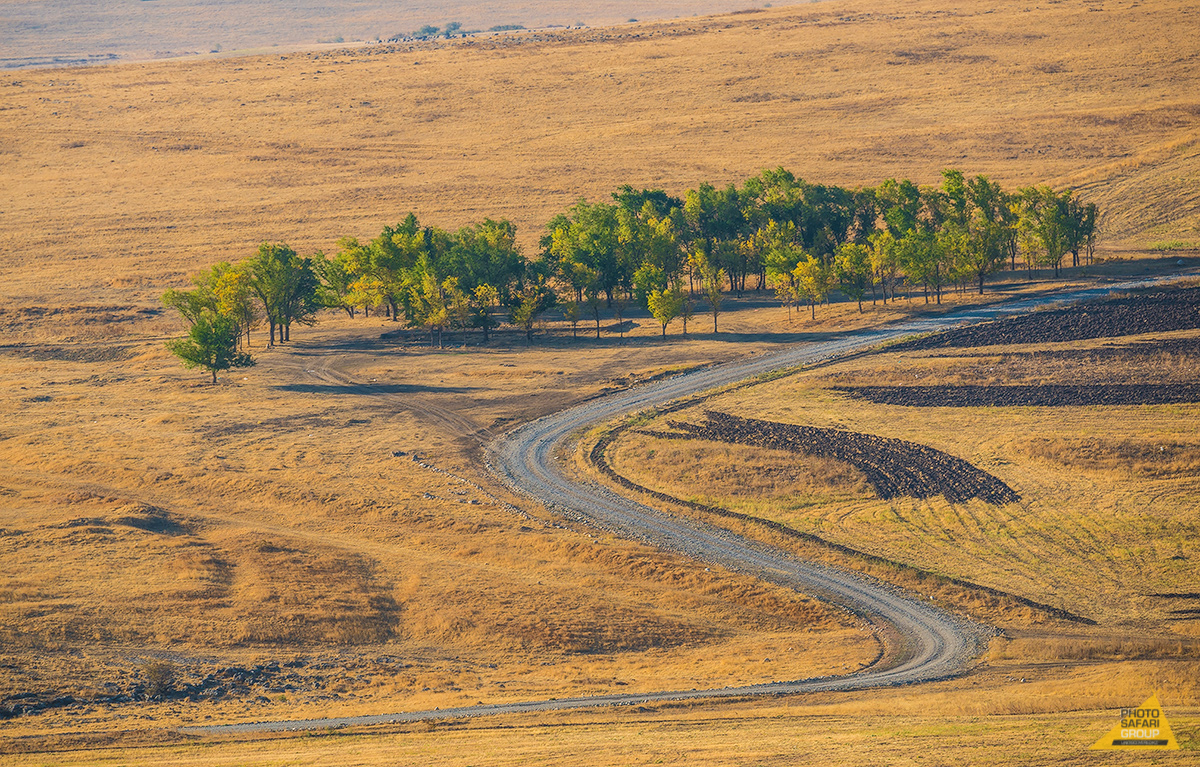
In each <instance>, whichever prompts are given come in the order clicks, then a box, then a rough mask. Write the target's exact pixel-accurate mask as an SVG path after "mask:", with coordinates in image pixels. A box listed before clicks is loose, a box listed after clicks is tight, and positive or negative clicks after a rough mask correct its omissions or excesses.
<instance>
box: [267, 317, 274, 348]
mask: <svg viewBox="0 0 1200 767" xmlns="http://www.w3.org/2000/svg"><path fill="white" fill-rule="evenodd" d="M267 324H268V325H269V326H270V328H269V329H270V331H271V340H270V341H269V342H268V343H267V347H268V348H269V347H272V346H274V345H275V320H273V319H270V318H269V317H268V318H267Z"/></svg>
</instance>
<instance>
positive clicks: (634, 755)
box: [6, 664, 1200, 767]
mask: <svg viewBox="0 0 1200 767" xmlns="http://www.w3.org/2000/svg"><path fill="white" fill-rule="evenodd" d="M1130 665H1136V664H1130ZM1122 668H1123V670H1126V671H1127V670H1128V666H1125V667H1122ZM1097 671H1101V670H1099V669H1097ZM1017 673H1023V672H1021V671H1018V672H1017ZM1144 674H1150V675H1152V674H1153V671H1152V670H1151V669H1139V670H1138V671H1137V672H1135V673H1134V674H1132V675H1130V676H1132V677H1133V678H1132V679H1119V681H1121V682H1125V683H1128V682H1131V681H1132V682H1135V683H1140V682H1141V681H1143V680H1142V679H1141V678H1139V677H1141V676H1142V675H1144ZM1108 680H1110V681H1118V680H1117V679H1114V678H1113V677H1112V676H1111V675H1110V676H1109V677H1108ZM1013 681H1015V680H1013ZM1084 685H1085V686H1086V682H1085V683H1084ZM1008 687H1009V688H1010V689H1019V690H1021V691H1022V692H1021V693H1011V692H1008V693H1000V694H999V695H998V694H997V690H996V689H995V688H994V687H991V686H990V685H989V686H988V687H986V688H985V687H976V688H973V689H972V690H971V691H968V692H964V691H962V690H949V689H946V687H945V686H944V685H941V684H935V685H929V686H926V687H924V688H922V689H921V690H920V691H873V692H870V693H862V694H849V695H845V696H842V697H841V698H840V699H839V700H838V701H836V702H832V701H826V700H822V699H820V698H817V697H800V698H790V699H786V700H782V701H777V700H771V701H753V702H732V703H730V702H720V703H707V704H691V705H677V706H671V705H665V706H653V707H644V706H643V707H636V708H630V709H611V710H606V709H601V710H597V711H580V712H568V713H548V714H544V715H541V716H539V717H538V718H537V719H536V720H534V719H532V718H528V717H524V718H521V717H496V718H492V719H482V720H467V721H439V722H436V723H427V724H420V725H406V726H391V727H381V728H363V729H344V730H330V731H321V732H315V733H310V734H306V735H304V736H299V737H296V736H291V737H280V736H276V737H268V738H262V737H247V738H240V739H233V740H215V739H207V740H206V739H192V740H191V741H190V742H188V741H183V742H178V741H177V742H174V743H169V744H163V743H162V742H161V740H162V739H163V738H164V737H170V734H169V733H163V732H153V731H149V732H144V733H132V732H131V733H127V734H124V736H115V737H114V736H109V737H108V738H107V739H100V738H96V739H90V738H87V737H75V738H73V739H71V740H69V741H67V743H66V744H64V745H65V746H66V747H64V748H62V749H61V750H55V751H53V752H41V753H21V752H15V753H10V754H6V760H7V763H9V764H12V765H43V764H56V765H84V764H86V765H108V764H140V765H160V764H162V765H167V764H171V765H174V764H188V765H197V766H198V767H202V766H207V765H225V764H239V765H277V764H294V765H374V764H451V765H472V764H494V765H525V764H555V765H560V764H561V765H590V764H596V763H597V762H601V763H612V764H630V765H641V764H646V765H651V764H683V763H697V764H705V765H726V764H728V765H743V764H762V765H794V764H812V765H825V764H831V763H834V764H840V763H847V764H850V763H869V764H880V765H910V764H914V763H924V764H935V765H950V764H962V763H964V762H969V763H971V764H984V765H1007V764H1013V763H1019V764H1023V765H1055V764H1068V765H1073V764H1091V763H1094V761H1095V760H1096V759H1097V757H1099V756H1100V755H1098V754H1096V753H1089V752H1088V751H1087V748H1088V746H1090V745H1091V744H1092V743H1093V742H1095V741H1096V740H1098V739H1099V738H1100V737H1102V736H1103V735H1104V734H1105V733H1106V732H1107V731H1108V730H1110V729H1111V728H1112V727H1113V726H1114V725H1115V724H1116V723H1117V721H1118V718H1119V716H1118V715H1119V712H1118V711H1117V710H1115V709H1104V708H1097V709H1088V710H1066V711H1064V710H1063V709H1062V707H1061V705H1060V700H1061V698H1062V697H1069V696H1073V695H1075V694H1076V692H1077V691H1078V689H1079V687H1080V682H1079V680H1071V681H1070V682H1069V683H1065V684H1064V683H1063V682H1062V681H1061V680H1039V679H1026V681H1025V682H1024V683H1017V684H1009V685H1008ZM1139 703H1140V701H1139ZM1135 705H1136V704H1135ZM1162 705H1163V706H1164V711H1165V715H1166V717H1167V719H1168V721H1169V722H1170V724H1171V727H1172V729H1173V732H1174V734H1175V736H1176V738H1177V739H1178V740H1179V741H1180V742H1181V743H1183V744H1190V743H1194V742H1195V739H1196V733H1197V728H1198V727H1200V724H1198V723H1200V709H1197V708H1195V707H1186V706H1180V705H1178V704H1176V705H1174V706H1173V705H1172V703H1171V702H1169V701H1168V700H1167V699H1165V698H1164V699H1163V700H1162ZM155 740H158V741H159V742H155ZM35 744H36V741H31V742H30V743H29V744H28V745H30V746H32V745H35ZM1185 748H1186V746H1185ZM1189 750H1191V749H1189ZM1181 757H1183V758H1186V757H1185V756H1184V755H1183V754H1180V753H1177V752H1165V753H1164V752H1149V753H1139V754H1122V753H1119V752H1109V753H1108V754H1105V755H1103V756H1102V757H1100V758H1103V759H1104V760H1105V763H1108V764H1144V765H1154V764H1176V763H1178V762H1179V760H1180V758H1181Z"/></svg>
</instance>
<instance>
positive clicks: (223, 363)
mask: <svg viewBox="0 0 1200 767" xmlns="http://www.w3.org/2000/svg"><path fill="white" fill-rule="evenodd" d="M239 334H240V333H239V329H238V324H237V321H236V320H235V319H234V318H233V317H230V316H228V315H224V314H218V313H217V312H214V311H212V310H209V309H205V310H203V311H202V312H201V313H200V314H199V315H198V316H197V317H196V320H195V322H193V323H192V326H191V328H189V330H188V335H187V337H186V338H177V339H174V340H172V341H168V342H167V349H169V350H170V351H171V353H172V354H174V355H175V356H176V357H178V358H179V359H180V360H182V361H183V365H184V367H186V368H188V369H191V368H195V367H202V368H204V369H205V370H208V371H211V372H212V382H213V384H214V385H215V384H216V383H217V373H218V372H219V371H222V370H229V369H230V368H241V367H248V366H250V365H253V364H254V359H253V358H252V357H251V356H250V355H249V354H245V353H243V352H239V351H238V336H239Z"/></svg>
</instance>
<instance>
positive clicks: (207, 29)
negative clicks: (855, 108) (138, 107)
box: [0, 0, 745, 68]
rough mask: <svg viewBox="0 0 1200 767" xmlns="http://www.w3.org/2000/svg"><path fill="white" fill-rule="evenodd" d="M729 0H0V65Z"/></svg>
mask: <svg viewBox="0 0 1200 767" xmlns="http://www.w3.org/2000/svg"><path fill="white" fill-rule="evenodd" d="M742 7H745V3H739V2H737V0H660V2H656V3H654V4H653V5H651V6H647V5H646V4H643V3H635V2H630V1H629V0H604V1H603V2H598V3H589V4H588V5H587V6H585V7H580V6H579V5H578V4H577V3H566V2H563V1H562V0H540V2H537V3H523V2H499V3H494V2H489V3H480V2H478V0H418V1H417V2H411V3H407V2H406V3H403V4H400V3H387V2H380V1H379V0H339V2H336V3H322V2H315V1H314V0H248V1H243V2H238V3H222V2H215V1H214V0H148V1H146V2H139V3H126V2H120V1H119V0H99V1H98V2H92V3H89V4H88V8H87V12H81V9H80V8H79V6H78V5H76V4H74V3H71V2H68V1H66V0H0V68H9V67H14V66H27V65H30V64H32V65H46V64H51V63H55V62H57V63H59V64H61V63H66V62H72V61H79V60H83V59H90V60H93V61H104V60H110V58H119V59H127V58H135V59H137V58H142V59H144V58H169V57H174V56H187V55H195V54H207V53H209V52H210V51H220V52H224V53H225V54H228V53H230V52H236V51H245V50H248V49H260V50H262V49H268V48H271V47H273V46H283V47H284V48H285V49H286V48H288V47H294V46H297V45H306V44H307V45H309V46H312V45H313V44H314V43H330V42H332V41H336V42H339V43H340V42H342V40H343V39H344V40H345V41H347V42H349V41H375V40H377V39H382V40H387V39H390V38H392V37H395V36H397V35H404V34H408V33H410V32H412V31H414V30H417V29H420V28H421V27H423V26H425V25H427V24H430V25H433V26H435V27H440V28H445V26H446V25H447V24H449V23H450V22H458V23H460V24H461V25H462V27H461V28H462V29H463V30H464V31H465V30H490V29H491V28H492V27H496V26H504V25H518V24H519V25H522V26H524V27H527V28H530V29H536V28H539V27H548V26H551V25H555V26H559V27H562V26H569V25H576V24H589V25H593V26H594V25H612V24H623V23H627V22H628V20H629V19H631V18H632V17H635V16H636V17H639V18H641V19H642V20H643V21H645V20H647V19H670V18H678V17H680V16H694V15H696V14H710V13H725V12H729V11H735V10H738V9H739V8H742Z"/></svg>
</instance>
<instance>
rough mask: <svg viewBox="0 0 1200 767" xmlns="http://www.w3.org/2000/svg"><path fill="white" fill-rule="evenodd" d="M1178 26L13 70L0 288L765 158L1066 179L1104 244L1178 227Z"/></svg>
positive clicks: (821, 27)
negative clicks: (1078, 191)
mask: <svg viewBox="0 0 1200 767" xmlns="http://www.w3.org/2000/svg"><path fill="white" fill-rule="evenodd" d="M1198 25H1200V20H1198V19H1197V17H1196V15H1195V14H1194V13H1192V12H1191V11H1190V10H1189V8H1188V6H1187V5H1186V4H1185V3H1182V2H1173V1H1171V2H1163V3H1155V4H1154V5H1153V6H1145V5H1143V6H1139V7H1136V8H1130V7H1129V6H1126V5H1118V4H1117V3H1092V2H1088V3H1083V2H1064V3H1057V4H1052V5H1047V6H1045V7H1043V8H1040V9H1031V10H1029V11H1026V10H1025V9H1024V8H1016V7H1013V6H1001V7H995V6H994V4H987V3H966V4H959V5H957V6H955V8H954V9H953V10H950V9H947V8H946V7H945V6H944V4H943V3H942V2H941V0H927V1H926V2H917V3H909V2H906V3H890V4H889V3H887V2H884V3H882V4H881V3H879V2H870V3H867V2H831V3H818V4H815V5H803V6H793V7H788V8H778V9H775V8H773V9H769V10H766V11H763V12H761V13H754V14H741V15H736V16H728V17H715V18H706V19H696V20H690V21H687V22H678V23H664V24H647V25H641V26H639V27H637V28H636V30H635V29H631V28H620V29H614V30H611V31H605V30H580V31H571V32H560V33H555V34H538V35H530V36H524V37H517V38H513V39H511V40H503V41H500V40H481V41H456V42H454V43H451V44H444V45H438V46H432V47H431V46H424V45H416V46H399V47H395V48H389V49H387V50H380V51H375V50H358V51H346V52H342V53H332V52H325V53H320V54H313V55H308V54H288V55H276V56H261V57H251V58H236V59H222V60H214V61H202V62H199V61H197V62H158V63H148V64H135V65H122V66H114V67H102V68H90V69H76V70H58V71H27V72H17V73H9V74H6V75H4V76H2V77H0V92H2V93H3V95H4V97H3V100H2V103H3V110H0V132H3V134H4V135H5V136H6V137H7V140H6V142H5V146H4V148H3V150H2V153H0V174H2V175H3V177H4V178H6V179H10V180H11V182H10V183H8V184H6V185H5V186H4V189H3V190H2V191H0V211H3V213H2V215H0V241H2V242H3V243H4V247H5V249H6V250H7V251H8V252H10V253H12V254H14V256H15V257H14V258H10V259H6V260H5V263H4V264H3V265H2V266H0V270H2V271H0V277H2V280H0V283H2V287H0V297H3V298H4V300H5V301H6V302H10V303H11V302H18V303H38V304H47V305H57V304H62V303H78V302H80V301H81V299H83V300H86V301H87V302H89V303H91V302H95V303H105V304H114V305H126V304H130V303H139V304H143V303H152V302H153V300H154V298H155V297H156V296H157V294H158V293H159V292H160V291H161V290H162V288H163V287H164V286H165V285H166V284H178V283H180V282H181V281H182V280H183V277H184V275H185V274H187V273H188V272H191V271H193V270H195V269H196V268H198V267H199V266H201V265H203V264H207V263H210V262H211V261H212V260H214V259H216V258H237V257H241V256H244V255H246V254H247V253H249V252H251V251H252V249H253V247H254V246H255V245H256V243H258V242H261V241H262V240H268V239H269V240H280V239H282V240H287V241H288V242H290V243H291V244H292V245H293V246H295V247H297V248H300V249H304V250H310V251H311V250H315V249H318V248H322V249H326V250H329V249H332V247H333V244H334V242H335V241H336V240H337V239H338V238H339V237H342V236H346V235H353V236H369V235H370V236H373V235H374V234H376V233H377V232H378V231H379V229H380V228H381V227H382V226H383V225H384V224H385V223H394V222H395V221H396V220H398V219H399V218H400V217H402V216H403V215H404V214H405V213H406V212H407V211H409V210H415V211H417V212H418V214H419V215H420V216H421V217H422V219H423V220H427V221H429V222H430V223H435V224H438V225H440V226H445V227H456V226H458V225H461V224H465V223H467V222H470V221H474V220H478V219H479V218H481V217H483V216H492V217H507V218H510V219H512V220H513V221H515V222H516V223H517V224H518V226H519V227H520V231H521V236H522V239H523V241H524V242H525V243H526V244H527V245H530V246H532V245H533V244H534V243H536V241H537V238H538V237H539V235H540V228H541V227H542V226H543V225H544V223H545V222H546V221H547V220H548V219H549V218H550V217H551V216H552V215H553V214H555V213H557V212H559V211H561V210H563V209H564V208H565V207H566V206H567V205H569V204H570V203H571V202H573V201H574V200H575V199H577V198H578V197H580V196H588V197H592V198H596V197H601V196H605V195H607V194H608V193H609V192H611V191H612V190H613V189H614V188H615V187H616V186H618V185H620V184H623V183H630V184H633V185H635V186H641V185H646V186H661V187H664V188H666V189H667V190H668V191H671V192H674V193H679V192H682V191H683V190H685V189H687V188H690V187H693V186H695V185H696V184H698V183H700V182H701V181H704V180H709V181H712V182H714V183H718V184H723V183H727V182H737V181H741V180H742V179H744V178H745V177H747V176H749V175H751V174H753V173H755V172H757V171H758V170H759V169H761V168H763V167H767V166H769V167H774V166H776V165H785V166H787V167H789V168H791V169H792V170H794V171H795V172H796V173H797V174H798V175H801V176H803V177H805V178H809V179H813V180H820V181H827V182H831V183H837V184H841V185H847V186H853V185H857V184H875V183H878V182H879V181H880V180H882V179H884V178H887V177H891V176H907V177H911V178H913V179H915V180H917V181H920V182H934V181H935V180H937V174H938V171H939V170H940V169H941V168H944V167H947V166H956V167H959V168H962V169H963V170H964V171H966V172H968V173H974V172H982V173H987V174H990V175H991V176H992V177H993V178H995V179H997V180H999V181H1002V182H1004V183H1005V184H1006V185H1015V184H1028V183H1035V182H1043V181H1047V182H1052V183H1063V182H1072V183H1077V184H1079V185H1080V186H1082V187H1083V188H1084V189H1085V191H1086V194H1087V196H1088V197H1089V198H1091V199H1095V200H1096V201H1097V202H1099V203H1100V204H1101V205H1102V206H1103V208H1104V209H1105V210H1106V211H1107V214H1108V218H1107V220H1106V228H1107V230H1108V232H1107V242H1108V243H1109V244H1110V245H1123V246H1131V247H1140V246H1142V245H1145V244H1146V243H1147V242H1150V241H1158V240H1179V241H1183V242H1194V241H1196V240H1197V239H1200V235H1198V233H1197V229H1196V227H1197V225H1198V223H1200V222H1198V220H1197V219H1196V215H1197V214H1196V210H1197V209H1200V208H1198V207H1197V206H1196V205H1195V204H1194V203H1195V195H1196V194H1197V192H1196V189H1197V185H1196V171H1195V168H1196V162H1195V160H1196V156H1195V155H1196V149H1195V143H1194V140H1195V135H1194V122H1195V114H1196V109H1198V108H1200V104H1198V103H1197V101H1196V97H1195V93H1196V92H1197V88H1196V85H1197V83H1196V79H1197V77H1200V75H1198V74H1197V72H1200V68H1198V67H1196V66H1195V62H1194V61H1193V60H1192V59H1191V58H1190V54H1187V53H1185V52H1186V51H1189V50H1191V48H1192V46H1191V41H1192V40H1193V39H1194V38H1195V36H1196V33H1197V31H1198V30H1197V26H1198ZM1115 29H1120V30H1122V33H1121V34H1120V35H1116V34H1113V30H1115ZM80 267H83V268H80ZM29 269H32V270H33V274H32V276H30V275H29V272H28V270H29Z"/></svg>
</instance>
